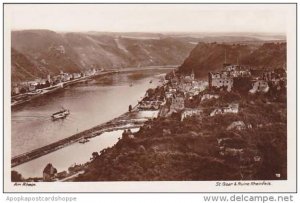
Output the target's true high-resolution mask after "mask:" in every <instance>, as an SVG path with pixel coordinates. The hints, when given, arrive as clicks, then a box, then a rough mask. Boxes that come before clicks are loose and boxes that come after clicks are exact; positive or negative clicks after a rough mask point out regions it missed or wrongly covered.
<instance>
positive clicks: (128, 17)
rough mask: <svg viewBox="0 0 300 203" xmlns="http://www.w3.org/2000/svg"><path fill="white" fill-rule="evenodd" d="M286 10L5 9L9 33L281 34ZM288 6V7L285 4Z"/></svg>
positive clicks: (173, 7) (189, 6)
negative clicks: (14, 31)
mask: <svg viewBox="0 0 300 203" xmlns="http://www.w3.org/2000/svg"><path fill="white" fill-rule="evenodd" d="M289 6H290V5H251V4H244V5H230V4H229V5H228V4H227V5H224V4H223V5H208V4H175V5H174V4H173V5H170V4H169V5H166V4H134V5H133V4H121V5H120V4H119V5H117V4H93V5H88V4H85V5H80V4H79V5H78V4H72V5H71V4H60V5H57V4H56V5H54V4H42V5H41V4H38V5H37V4H34V5H33V4H32V5H28V4H21V5H20V4H19V5H12V4H11V5H5V9H4V11H5V17H4V20H5V23H8V24H9V25H10V28H11V29H12V30H23V29H50V30H53V31H61V32H70V31H73V32H77V31H82V32H85V31H108V32H254V33H257V32H259V33H280V34H283V33H285V32H286V24H287V23H286V19H287V17H286V15H287V13H288V12H289V9H290V7H289ZM291 6H293V5H291Z"/></svg>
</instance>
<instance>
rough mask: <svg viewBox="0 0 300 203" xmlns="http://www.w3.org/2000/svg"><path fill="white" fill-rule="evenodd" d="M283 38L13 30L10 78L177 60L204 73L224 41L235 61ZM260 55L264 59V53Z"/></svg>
mask: <svg viewBox="0 0 300 203" xmlns="http://www.w3.org/2000/svg"><path fill="white" fill-rule="evenodd" d="M284 39H285V37H284V36H281V35H262V34H251V33H250V34H249V33H248V34H247V33H244V34H230V33H227V34H226V35H224V36H223V35H221V34H209V35H207V34H205V33H163V34H162V33H135V32H127V33H125V32H124V33H114V32H54V31H51V30H21V31H12V32H11V44H12V48H11V56H12V57H11V62H12V67H11V69H12V81H13V82H18V81H25V80H31V79H34V78H37V77H45V76H46V75H47V74H50V75H54V74H57V73H59V72H60V71H61V70H62V71H65V72H79V71H82V70H85V69H90V68H105V69H111V68H127V67H141V68H142V67H143V66H164V65H177V64H183V65H182V66H181V70H186V71H191V70H189V69H190V68H195V69H197V70H195V72H196V74H197V75H199V76H202V75H203V74H204V73H205V72H206V71H205V69H210V70H214V69H217V68H218V67H220V65H222V63H223V61H224V47H223V46H229V47H228V61H236V54H234V53H235V52H236V53H237V52H239V53H240V58H241V60H246V61H248V62H252V61H255V60H258V58H259V57H260V55H261V53H260V52H259V51H257V52H256V53H253V55H252V57H255V54H256V55H257V56H258V58H255V60H254V59H253V58H251V57H250V55H249V54H250V53H252V52H253V51H254V50H256V49H257V48H258V47H259V46H262V45H263V44H264V43H265V42H271V41H274V40H275V41H274V42H282V41H283V40H284ZM212 42H213V43H212ZM215 42H217V43H218V44H220V43H222V44H223V43H224V44H223V45H218V44H217V43H215ZM236 44H240V45H236ZM195 46H196V47H195ZM230 47H231V48H230ZM265 48H266V49H268V47H265ZM231 49H232V53H231ZM191 51H192V52H191ZM261 51H263V50H261ZM189 55H190V56H189ZM279 55H280V54H279ZM246 56H247V57H246ZM259 60H260V62H261V60H263V58H261V59H259ZM197 64H198V65H197ZM199 65H200V66H199ZM200 69H201V70H200ZM202 69H203V70H204V71H202ZM201 72H203V73H201Z"/></svg>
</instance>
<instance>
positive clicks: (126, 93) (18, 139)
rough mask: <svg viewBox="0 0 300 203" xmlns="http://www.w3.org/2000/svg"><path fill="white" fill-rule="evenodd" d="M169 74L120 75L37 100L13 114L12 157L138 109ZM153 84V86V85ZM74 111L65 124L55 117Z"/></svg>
mask: <svg viewBox="0 0 300 203" xmlns="http://www.w3.org/2000/svg"><path fill="white" fill-rule="evenodd" d="M168 71H170V69H166V70H161V69H160V70H143V71H135V72H130V73H117V74H112V75H107V76H101V77H98V78H95V79H92V80H91V81H89V82H88V83H87V84H85V83H84V84H76V85H74V86H71V87H68V88H65V89H61V90H59V91H57V92H55V93H52V94H51V95H47V96H44V97H40V98H36V99H34V100H32V101H30V102H29V103H27V104H24V105H22V106H20V107H17V108H14V109H13V110H12V119H11V120H12V131H11V132H12V134H11V143H12V144H11V153H12V156H16V155H19V154H22V153H25V152H28V151H31V150H33V149H36V148H39V147H42V146H45V145H47V144H50V143H52V142H55V141H58V140H61V139H63V138H66V137H69V136H71V135H73V134H75V133H77V132H80V131H83V130H86V129H89V128H92V127H94V126H96V125H99V124H101V123H104V122H107V121H109V120H111V119H113V118H115V117H117V116H119V115H121V114H123V113H124V112H126V111H127V110H128V106H129V105H130V104H131V105H133V106H134V105H136V104H137V102H138V100H139V99H140V98H141V97H143V96H144V94H145V92H146V90H147V89H148V88H155V87H156V86H157V85H159V83H160V82H159V80H160V78H161V77H162V74H163V73H166V72H168ZM150 80H152V83H150V82H149V81H150ZM61 107H64V108H67V109H69V110H70V112H71V114H70V115H69V116H68V117H67V118H66V119H64V120H57V121H52V120H51V118H50V116H51V114H52V113H54V112H56V111H58V110H60V109H61Z"/></svg>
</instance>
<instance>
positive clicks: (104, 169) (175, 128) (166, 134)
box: [12, 63, 287, 181]
mask: <svg viewBox="0 0 300 203" xmlns="http://www.w3.org/2000/svg"><path fill="white" fill-rule="evenodd" d="M150 82H151V81H150ZM149 111H150V112H151V111H152V112H156V113H155V114H154V116H153V117H152V118H150V119H139V118H138V116H137V114H139V113H140V112H149ZM286 125H287V124H286V71H285V69H284V68H280V69H278V68H276V69H270V68H268V69H256V68H255V67H249V66H242V65H239V64H227V63H225V64H224V65H223V68H222V70H221V71H219V72H210V73H209V74H208V78H207V79H204V80H203V79H201V80H200V79H198V78H196V76H195V74H194V71H193V70H192V71H191V72H190V74H183V73H180V71H178V70H176V71H175V70H173V71H171V72H170V73H168V74H167V75H166V76H165V79H164V81H162V84H161V85H160V86H158V87H157V88H154V89H149V90H148V91H147V92H146V94H145V96H144V98H143V99H141V101H139V103H138V104H137V106H135V107H131V106H129V107H128V112H127V113H125V114H123V115H122V116H120V117H118V118H116V119H113V120H112V121H110V122H108V123H105V124H102V125H99V126H96V127H95V128H92V129H90V130H87V131H84V132H82V133H78V134H76V135H74V136H72V137H69V138H66V139H64V140H61V141H59V142H56V143H53V144H52V145H48V146H46V147H43V148H40V149H37V150H34V151H32V152H29V153H26V154H23V155H20V156H18V157H14V158H13V159H12V165H13V166H16V165H19V164H21V163H24V162H27V161H30V160H32V159H35V158H37V157H40V156H43V155H45V154H47V153H50V152H52V151H55V150H57V149H60V148H62V147H64V146H66V145H69V144H72V143H74V142H82V143H84V142H88V140H89V139H90V138H92V137H94V136H99V135H100V136H101V134H102V133H103V132H105V131H113V130H118V129H124V133H123V135H122V137H121V138H120V140H119V141H118V142H117V143H116V144H115V145H114V146H113V147H111V148H107V149H104V150H101V151H99V152H94V153H93V154H92V155H91V156H92V158H91V159H90V161H88V162H87V163H85V164H80V165H75V166H72V167H70V168H69V169H68V171H57V170H56V168H55V165H52V164H51V163H49V164H47V166H45V169H44V171H43V173H42V172H41V176H43V177H40V178H38V177H36V178H30V179H25V180H24V179H23V178H22V176H21V174H19V173H18V172H17V171H12V180H13V181H121V180H122V181H124V180H135V181H136V180H253V179H269V180H276V179H286V177H287V175H286V144H285V143H286ZM136 127H139V128H140V129H139V131H137V132H131V131H130V128H136ZM278 157H280V159H278Z"/></svg>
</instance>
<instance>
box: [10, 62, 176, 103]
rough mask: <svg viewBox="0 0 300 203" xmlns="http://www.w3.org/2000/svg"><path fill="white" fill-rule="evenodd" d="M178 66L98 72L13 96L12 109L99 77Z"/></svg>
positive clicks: (169, 66) (168, 66) (168, 67)
mask: <svg viewBox="0 0 300 203" xmlns="http://www.w3.org/2000/svg"><path fill="white" fill-rule="evenodd" d="M176 67H177V65H166V66H148V67H143V68H140V67H132V68H125V69H111V70H104V71H101V72H98V73H96V74H94V75H89V76H84V77H81V78H78V79H74V80H70V81H66V82H62V83H59V84H57V85H54V86H50V87H47V88H43V89H39V90H38V92H34V93H33V92H28V93H24V94H19V95H16V96H12V97H11V98H12V101H11V108H16V107H19V106H20V105H23V104H26V103H28V102H30V101H32V100H33V99H36V98H40V97H42V96H45V95H49V94H51V93H54V92H56V91H58V90H61V89H63V88H65V87H68V86H72V85H75V84H78V83H83V82H86V81H88V80H91V79H95V78H98V77H102V76H106V75H110V74H115V73H128V72H134V71H139V70H156V69H157V70H160V69H174V68H176Z"/></svg>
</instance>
